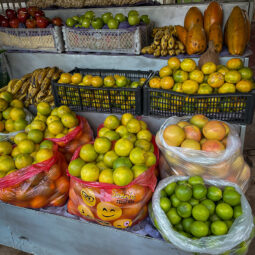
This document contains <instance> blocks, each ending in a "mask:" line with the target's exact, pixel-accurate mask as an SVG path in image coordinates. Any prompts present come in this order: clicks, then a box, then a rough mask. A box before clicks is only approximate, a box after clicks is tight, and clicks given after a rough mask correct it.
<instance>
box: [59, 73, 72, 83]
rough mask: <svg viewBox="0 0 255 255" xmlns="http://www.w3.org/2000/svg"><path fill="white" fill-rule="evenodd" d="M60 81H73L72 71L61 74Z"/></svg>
mask: <svg viewBox="0 0 255 255" xmlns="http://www.w3.org/2000/svg"><path fill="white" fill-rule="evenodd" d="M59 81H61V83H71V82H72V75H71V74H70V73H62V74H61V75H60V79H59ZM59 81H58V82H59Z"/></svg>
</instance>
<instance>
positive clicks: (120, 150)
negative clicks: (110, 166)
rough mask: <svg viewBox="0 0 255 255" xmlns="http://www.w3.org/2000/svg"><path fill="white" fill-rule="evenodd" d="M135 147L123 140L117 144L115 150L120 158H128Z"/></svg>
mask: <svg viewBox="0 0 255 255" xmlns="http://www.w3.org/2000/svg"><path fill="white" fill-rule="evenodd" d="M133 147H134V145H133V143H132V142H130V141H129V140H128V139H125V138H121V139H120V140H118V141H117V142H116V143H115V146H114V150H115V152H116V153H117V155H119V156H120V157H127V156H129V154H130V152H131V151H132V149H133Z"/></svg>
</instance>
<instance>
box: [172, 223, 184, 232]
mask: <svg viewBox="0 0 255 255" xmlns="http://www.w3.org/2000/svg"><path fill="white" fill-rule="evenodd" d="M174 227H175V229H176V230H177V231H178V232H180V231H183V226H182V224H181V222H179V223H178V224H176V225H175V226H174Z"/></svg>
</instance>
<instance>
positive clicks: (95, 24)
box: [91, 18, 104, 29]
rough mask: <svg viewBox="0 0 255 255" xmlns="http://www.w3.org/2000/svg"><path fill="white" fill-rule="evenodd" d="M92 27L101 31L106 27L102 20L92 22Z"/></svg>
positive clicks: (97, 19) (96, 19)
mask: <svg viewBox="0 0 255 255" xmlns="http://www.w3.org/2000/svg"><path fill="white" fill-rule="evenodd" d="M91 25H92V27H93V28H94V29H101V28H102V27H103V26H104V22H103V20H102V19H101V18H95V19H93V20H92V21H91Z"/></svg>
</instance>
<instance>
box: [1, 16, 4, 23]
mask: <svg viewBox="0 0 255 255" xmlns="http://www.w3.org/2000/svg"><path fill="white" fill-rule="evenodd" d="M3 19H5V17H4V16H3V15H0V23H1V21H2V20H3Z"/></svg>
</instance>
